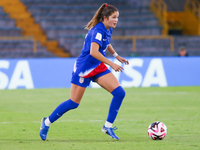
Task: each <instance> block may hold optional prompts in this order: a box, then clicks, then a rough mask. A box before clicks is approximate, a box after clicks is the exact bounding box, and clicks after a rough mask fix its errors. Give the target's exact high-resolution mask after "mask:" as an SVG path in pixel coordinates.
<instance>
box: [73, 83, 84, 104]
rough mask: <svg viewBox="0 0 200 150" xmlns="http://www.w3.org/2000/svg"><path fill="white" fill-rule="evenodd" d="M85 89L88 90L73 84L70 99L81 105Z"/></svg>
mask: <svg viewBox="0 0 200 150" xmlns="http://www.w3.org/2000/svg"><path fill="white" fill-rule="evenodd" d="M85 89H86V88H85V87H81V86H78V85H76V84H73V83H72V85H71V91H70V99H71V100H72V101H74V102H75V103H78V104H79V103H80V102H81V99H82V97H83V94H84V92H85Z"/></svg>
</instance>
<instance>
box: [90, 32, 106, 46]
mask: <svg viewBox="0 0 200 150" xmlns="http://www.w3.org/2000/svg"><path fill="white" fill-rule="evenodd" d="M103 35H104V32H103V31H102V30H94V31H93V33H92V40H91V42H96V43H97V44H99V45H100V47H102V44H103Z"/></svg>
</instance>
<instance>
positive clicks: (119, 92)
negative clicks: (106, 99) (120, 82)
mask: <svg viewBox="0 0 200 150" xmlns="http://www.w3.org/2000/svg"><path fill="white" fill-rule="evenodd" d="M111 94H112V95H113V96H116V97H119V98H121V99H123V98H124V97H125V95H126V92H125V90H124V89H123V88H122V87H121V86H118V87H117V88H116V89H114V90H113V92H112V93H111Z"/></svg>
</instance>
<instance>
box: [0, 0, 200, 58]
mask: <svg viewBox="0 0 200 150" xmlns="http://www.w3.org/2000/svg"><path fill="white" fill-rule="evenodd" d="M165 1H166V3H168V4H170V3H172V2H171V0H165ZM21 2H23V4H24V5H25V6H26V7H27V10H28V11H29V12H30V13H31V14H32V17H33V18H34V21H35V22H36V23H38V24H40V26H41V27H42V29H43V31H44V32H45V34H46V36H47V38H48V40H55V41H58V43H59V46H60V47H63V48H64V49H65V51H70V53H71V56H72V57H77V56H78V55H79V54H80V52H81V49H82V46H83V43H84V37H85V34H86V33H87V31H86V30H84V27H85V25H86V24H87V23H88V22H89V20H90V19H91V18H92V16H93V15H94V13H95V12H96V10H97V9H98V8H99V6H100V5H101V4H102V3H104V2H105V1H104V0H98V1H94V0H85V1H82V0H42V1H41V0H21ZM106 2H107V3H109V4H112V5H115V6H116V7H117V8H118V9H119V12H120V17H119V22H118V25H117V27H116V28H115V29H114V30H113V36H129V35H161V34H162V29H163V28H162V26H160V25H159V23H158V20H157V18H156V17H155V16H154V14H153V13H152V12H151V11H150V7H149V3H150V2H151V0H118V1H115V0H107V1H106ZM181 4H183V2H181ZM175 5H178V4H177V3H175ZM171 7H172V6H171ZM182 9H183V5H181V6H180V7H179V9H177V11H178V10H182ZM169 10H172V8H169ZM0 35H3V36H20V35H22V30H21V28H16V26H15V21H14V20H12V19H10V18H9V15H8V14H6V13H5V12H4V11H3V8H2V7H0ZM174 40H175V41H174V44H175V45H174V46H175V47H174V48H175V51H174V52H172V51H170V40H169V39H138V40H137V42H136V49H137V51H136V52H133V49H132V48H133V45H132V44H133V43H132V40H112V42H111V43H112V45H113V47H114V48H115V50H116V51H117V52H118V53H119V54H120V55H122V56H174V55H176V54H177V53H178V48H179V46H185V47H186V48H187V50H189V54H190V55H200V52H199V44H198V42H195V41H198V40H200V38H199V37H198V36H196V37H194V36H174ZM4 42H5V41H4ZM15 42H16V41H13V43H15ZM1 43H2V42H1ZM1 43H0V47H1ZM28 43H29V44H28ZM4 45H5V44H4ZM14 45H15V44H14ZM28 45H29V46H28ZM11 47H12V46H10V47H9V46H8V47H5V48H3V47H2V48H3V49H2V50H0V51H3V52H4V53H5V51H6V49H11ZM17 47H19V48H18V50H19V49H20V48H26V49H27V50H29V52H30V51H31V52H32V50H33V48H32V47H33V43H32V41H25V42H24V44H22V42H19V43H18V44H17ZM15 49H16V47H15ZM37 49H38V52H41V53H42V54H41V56H44V54H45V49H46V48H45V47H43V46H41V44H40V43H37ZM18 50H16V51H18ZM27 50H25V51H27ZM8 51H10V50H8ZM32 53H33V52H32ZM46 53H47V54H46V57H53V54H52V53H49V52H47V49H46ZM33 54H34V53H33ZM30 55H31V54H30ZM108 56H110V55H109V54H108ZM30 57H31V56H30ZM33 57H37V55H36V54H34V55H33Z"/></svg>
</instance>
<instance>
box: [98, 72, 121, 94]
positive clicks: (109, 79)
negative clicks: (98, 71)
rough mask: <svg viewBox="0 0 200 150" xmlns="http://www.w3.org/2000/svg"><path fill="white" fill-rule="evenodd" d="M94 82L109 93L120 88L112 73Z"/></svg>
mask: <svg viewBox="0 0 200 150" xmlns="http://www.w3.org/2000/svg"><path fill="white" fill-rule="evenodd" d="M96 82H97V83H98V84H99V85H100V86H101V87H103V88H104V89H106V90H107V91H108V92H110V93H111V92H112V91H113V90H114V89H116V88H117V87H118V86H120V83H119V81H118V80H117V79H116V77H115V76H114V75H113V74H112V73H108V74H106V75H103V76H101V77H99V78H97V80H96Z"/></svg>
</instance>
